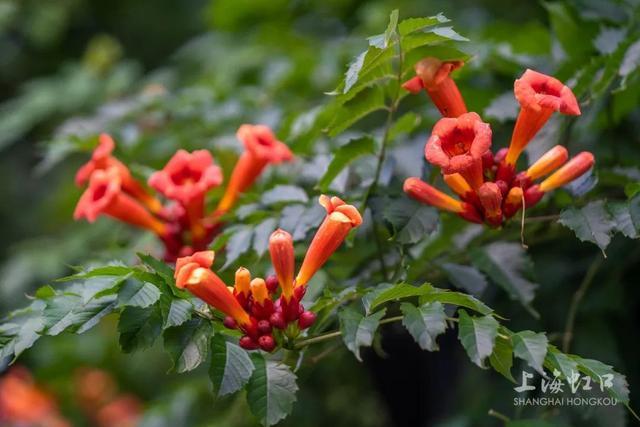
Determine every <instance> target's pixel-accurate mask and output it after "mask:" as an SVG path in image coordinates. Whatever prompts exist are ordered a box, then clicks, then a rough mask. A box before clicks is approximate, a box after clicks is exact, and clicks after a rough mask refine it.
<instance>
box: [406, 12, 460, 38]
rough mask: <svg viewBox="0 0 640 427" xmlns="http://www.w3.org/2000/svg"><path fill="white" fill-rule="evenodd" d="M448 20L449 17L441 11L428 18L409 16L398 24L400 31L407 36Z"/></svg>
mask: <svg viewBox="0 0 640 427" xmlns="http://www.w3.org/2000/svg"><path fill="white" fill-rule="evenodd" d="M446 22H449V19H448V18H447V17H446V16H444V15H443V14H441V13H439V14H438V15H436V16H429V17H427V18H409V19H404V20H402V22H400V25H398V31H399V32H400V35H401V36H406V35H407V34H411V33H413V32H416V31H421V30H424V29H425V28H428V27H433V26H434V25H438V24H444V23H446Z"/></svg>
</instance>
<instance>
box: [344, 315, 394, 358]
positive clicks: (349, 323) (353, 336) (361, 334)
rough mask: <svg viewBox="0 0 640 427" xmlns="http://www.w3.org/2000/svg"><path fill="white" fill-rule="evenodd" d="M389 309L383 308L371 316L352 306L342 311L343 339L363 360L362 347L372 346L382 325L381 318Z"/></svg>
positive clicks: (357, 356)
mask: <svg viewBox="0 0 640 427" xmlns="http://www.w3.org/2000/svg"><path fill="white" fill-rule="evenodd" d="M386 311H387V309H386V308H385V309H382V310H380V311H378V312H377V313H374V314H371V315H369V316H366V317H365V316H363V315H362V314H360V313H359V312H358V311H356V310H354V309H352V308H349V307H347V308H345V309H344V310H342V311H340V313H339V315H338V316H339V318H340V330H341V331H342V340H343V341H344V344H345V345H346V346H347V348H348V349H349V350H351V352H352V353H353V354H354V355H355V356H356V359H358V360H359V361H362V358H361V357H360V347H370V346H371V344H372V343H373V337H374V335H375V333H376V330H377V329H378V326H379V325H380V320H381V319H382V318H383V317H384V315H385V313H386Z"/></svg>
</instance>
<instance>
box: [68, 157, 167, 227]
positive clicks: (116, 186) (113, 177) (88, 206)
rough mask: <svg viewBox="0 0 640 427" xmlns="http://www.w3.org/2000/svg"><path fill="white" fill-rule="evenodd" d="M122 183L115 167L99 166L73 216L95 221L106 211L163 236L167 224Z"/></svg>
mask: <svg viewBox="0 0 640 427" xmlns="http://www.w3.org/2000/svg"><path fill="white" fill-rule="evenodd" d="M121 186H122V181H121V175H120V173H119V172H118V171H117V169H116V168H110V169H107V170H96V171H95V172H93V173H92V174H91V179H90V180H89V186H88V187H87V189H86V190H85V191H84V193H83V194H82V196H81V197H80V200H79V201H78V204H77V205H76V209H75V211H74V213H73V218H74V219H76V220H78V219H80V218H86V220H87V221H89V222H94V221H95V220H96V219H97V218H98V216H100V215H103V214H104V215H108V216H111V217H113V218H116V219H119V220H120V221H123V222H126V223H128V224H132V225H135V226H138V227H142V228H145V229H147V230H150V231H153V232H154V233H156V234H157V235H158V236H164V235H165V234H166V231H167V227H166V224H165V223H163V222H162V221H160V220H158V219H156V218H155V217H154V216H153V215H151V214H150V213H149V212H148V211H147V210H146V209H145V208H144V207H143V206H142V205H141V204H140V203H138V201H137V200H136V199H134V198H133V197H131V196H130V195H128V194H126V193H124V192H123V191H122V187H121Z"/></svg>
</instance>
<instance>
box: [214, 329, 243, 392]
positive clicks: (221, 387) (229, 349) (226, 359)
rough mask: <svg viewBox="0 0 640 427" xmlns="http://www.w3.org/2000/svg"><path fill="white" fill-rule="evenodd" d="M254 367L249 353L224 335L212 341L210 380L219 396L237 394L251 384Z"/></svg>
mask: <svg viewBox="0 0 640 427" xmlns="http://www.w3.org/2000/svg"><path fill="white" fill-rule="evenodd" d="M253 370H254V366H253V362H252V361H251V358H250V357H249V353H247V352H246V350H244V349H243V348H241V347H240V346H238V345H236V344H234V343H232V342H230V341H227V340H226V339H225V337H224V335H222V334H217V335H216V336H214V337H213V338H212V339H211V367H210V368H209V378H210V379H211V383H212V384H213V391H214V393H216V395H217V396H219V397H221V396H226V395H227V394H231V393H235V392H236V391H238V390H240V389H241V388H242V387H244V386H245V384H247V382H249V378H251V374H252V373H253Z"/></svg>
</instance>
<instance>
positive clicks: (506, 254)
mask: <svg viewBox="0 0 640 427" xmlns="http://www.w3.org/2000/svg"><path fill="white" fill-rule="evenodd" d="M470 256H471V260H472V262H473V263H474V264H475V265H476V267H478V268H479V269H480V270H481V271H483V272H484V273H486V274H487V275H488V276H489V277H490V278H491V279H492V280H493V281H494V282H496V283H497V284H498V285H500V286H501V287H502V288H503V289H504V290H506V291H507V292H508V293H509V295H511V297H512V298H513V299H517V300H519V301H520V302H521V303H522V305H524V306H525V307H526V308H527V309H529V311H530V312H532V314H534V315H536V317H537V313H535V311H534V310H533V309H532V308H531V305H530V304H531V302H532V301H533V298H534V292H535V289H536V288H537V287H538V285H537V284H536V283H534V282H531V281H530V280H528V279H527V278H526V277H525V276H530V275H531V271H532V268H531V267H532V263H531V260H530V259H529V257H528V255H527V253H526V252H525V250H524V249H523V248H522V246H521V245H520V244H518V243H512V242H495V243H492V244H490V245H487V246H484V247H482V248H475V249H473V250H471V252H470Z"/></svg>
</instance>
